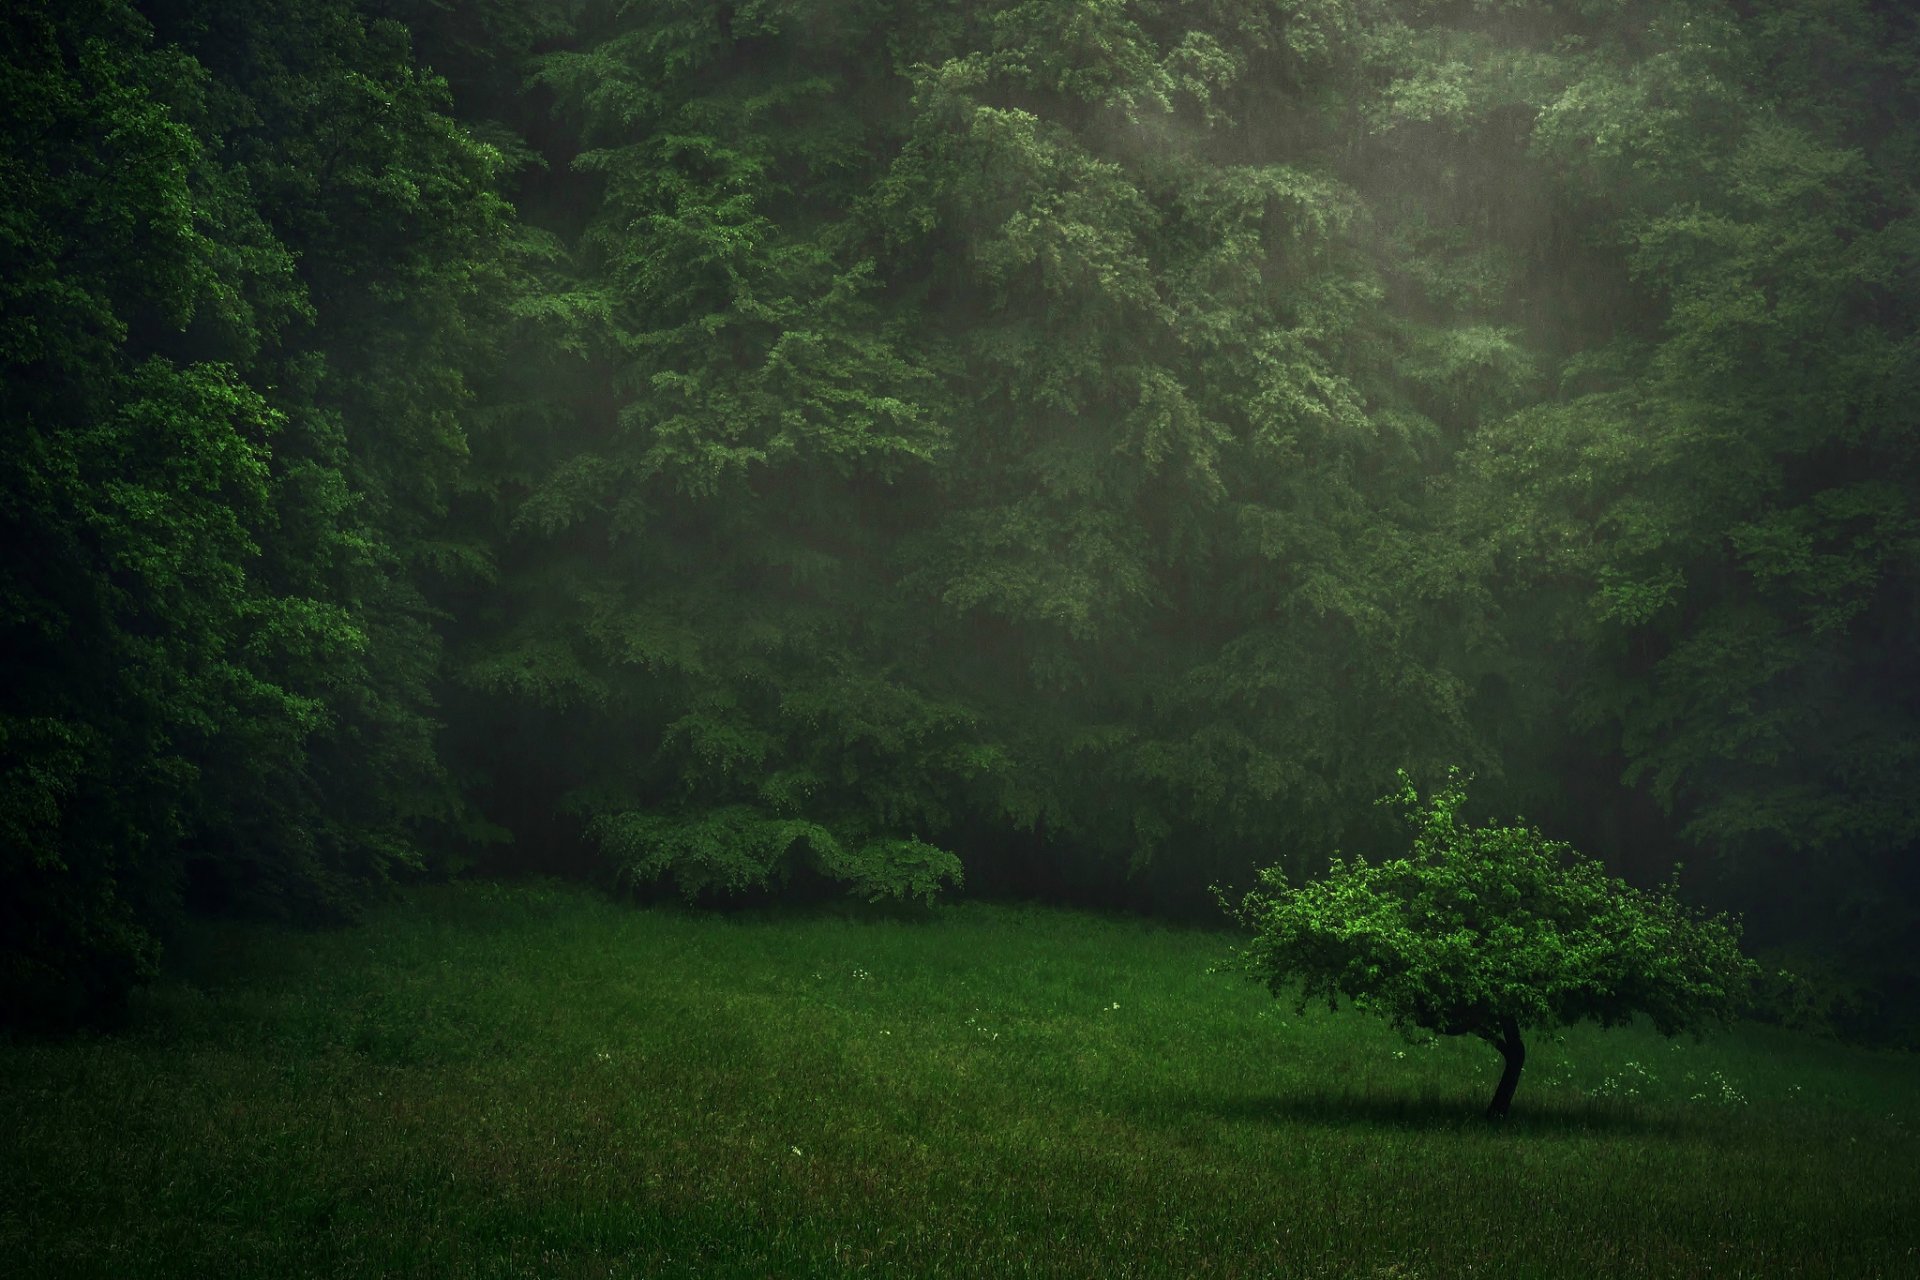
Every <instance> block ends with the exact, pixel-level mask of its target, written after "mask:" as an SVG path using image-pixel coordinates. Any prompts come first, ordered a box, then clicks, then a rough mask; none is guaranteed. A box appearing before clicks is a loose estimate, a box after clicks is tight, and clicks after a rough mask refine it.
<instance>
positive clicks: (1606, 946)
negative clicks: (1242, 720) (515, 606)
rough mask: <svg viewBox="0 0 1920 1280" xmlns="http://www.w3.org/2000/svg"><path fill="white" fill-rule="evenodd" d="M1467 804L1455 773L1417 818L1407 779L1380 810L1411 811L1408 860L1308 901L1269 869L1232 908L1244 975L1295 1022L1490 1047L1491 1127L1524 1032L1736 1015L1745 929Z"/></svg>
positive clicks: (1514, 1079) (1505, 1097)
mask: <svg viewBox="0 0 1920 1280" xmlns="http://www.w3.org/2000/svg"><path fill="white" fill-rule="evenodd" d="M1465 799H1466V783H1465V781H1464V780H1463V779H1462V778H1461V776H1460V772H1459V770H1457V769H1455V770H1453V771H1452V772H1451V773H1450V775H1449V777H1448V781H1447V784H1446V785H1445V786H1444V787H1442V788H1441V789H1440V790H1439V791H1438V792H1436V793H1435V794H1434V795H1432V796H1431V797H1430V798H1429V799H1428V800H1427V802H1426V804H1425V806H1424V807H1422V805H1421V803H1420V797H1419V794H1418V792H1416V791H1415V789H1414V786H1413V783H1412V781H1411V780H1410V779H1409V778H1408V777H1407V775H1406V773H1405V772H1404V771H1403V772H1401V774H1400V789H1399V791H1398V792H1396V793H1395V794H1393V795H1390V796H1387V797H1385V798H1383V799H1382V800H1381V801H1380V803H1382V804H1394V805H1397V806H1398V807H1399V808H1400V809H1401V810H1402V811H1403V813H1404V814H1405V817H1406V820H1407V822H1408V825H1410V826H1411V827H1412V828H1413V832H1414V839H1413V853H1412V855H1411V856H1409V857H1405V858H1399V859H1395V860H1394V861H1391V862H1382V863H1378V864H1372V863H1369V862H1367V861H1366V860H1365V859H1364V858H1357V857H1356V858H1353V859H1351V860H1345V859H1335V860H1334V863H1333V865H1332V867H1331V868H1330V869H1329V870H1328V872H1327V874H1326V875H1325V876H1324V877H1323V878H1321V879H1319V880H1315V881H1313V882H1312V883H1310V884H1305V885H1301V886H1300V887H1298V888H1294V887H1291V886H1289V885H1288V884H1287V882H1286V877H1285V876H1284V875H1283V874H1282V873H1281V872H1280V869H1279V868H1277V867H1270V868H1268V869H1266V870H1265V871H1262V872H1261V873H1260V887H1259V888H1256V889H1254V890H1252V891H1251V892H1249V893H1247V894H1246V895H1245V896H1244V897H1243V898H1242V899H1241V900H1240V902H1239V903H1238V904H1233V903H1231V902H1228V901H1227V900H1226V899H1225V898H1224V896H1223V898H1222V906H1224V907H1225V908H1226V909H1227V911H1228V912H1229V913H1230V914H1231V915H1233V916H1234V917H1235V918H1236V919H1238V920H1239V921H1240V922H1241V923H1242V924H1244V925H1246V926H1247V927H1249V928H1250V929H1252V930H1253V933H1254V938H1253V941H1252V942H1251V943H1250V944H1249V945H1248V946H1246V947H1245V948H1244V949H1242V950H1241V952H1240V953H1239V954H1240V958H1241V960H1242V961H1243V962H1244V963H1245V966H1246V969H1247V971H1248V973H1249V976H1251V977H1254V978H1257V979H1260V980H1262V981H1264V982H1266V984H1267V985H1268V987H1269V988H1270V989H1271V990H1272V991H1273V993H1274V994H1275V995H1276V996H1277V995H1281V994H1283V993H1288V992H1291V993H1293V994H1295V995H1296V996H1297V998H1298V999H1297V1003H1298V1007H1299V1009H1300V1010H1301V1012H1305V1011H1306V1007H1307V1005H1308V1004H1309V1003H1311V1002H1314V1001H1317V1000H1322V999H1324V1000H1325V1001H1326V1002H1327V1006H1328V1007H1329V1008H1331V1009H1338V1008H1339V1002H1340V999H1341V997H1343V996H1344V997H1345V998H1346V999H1347V1000H1349V1001H1350V1002H1351V1003H1353V1004H1354V1005H1355V1006H1356V1007H1360V1008H1365V1009H1369V1010H1373V1011H1375V1012H1378V1013H1380V1014H1383V1015H1384V1016H1385V1017H1387V1018H1388V1019H1389V1020H1390V1021H1391V1022H1392V1023H1393V1024H1394V1025H1395V1026H1396V1027H1399V1028H1400V1029H1401V1030H1403V1031H1410V1030H1411V1029H1413V1028H1415V1027H1419V1028H1424V1029H1425V1030H1427V1031H1432V1032H1437V1033H1439V1034H1441V1035H1448V1036H1458V1035H1473V1036H1478V1037H1480V1038H1481V1039H1482V1040H1485V1041H1486V1042H1487V1043H1488V1044H1490V1045H1492V1046H1493V1047H1494V1048H1495V1049H1497V1050H1499V1052H1500V1056H1501V1058H1502V1059H1504V1061H1505V1064H1506V1069H1505V1070H1504V1071H1502V1072H1501V1075H1500V1085H1499V1087H1498V1088H1497V1089H1495V1090H1494V1093H1493V1101H1492V1102H1491V1103H1490V1104H1489V1105H1488V1106H1487V1115H1488V1117H1489V1118H1492V1119H1499V1118H1502V1117H1504V1116H1505V1115H1506V1114H1507V1108H1508V1106H1509V1105H1510V1104H1511V1103H1512V1101H1513V1091H1514V1087H1515V1086H1516V1085H1518V1084H1519V1082H1520V1069H1521V1067H1522V1066H1523V1065H1524V1064H1525V1063H1526V1058H1527V1050H1526V1045H1525V1043H1524V1042H1523V1041H1522V1039H1521V1033H1522V1032H1523V1031H1526V1030H1529V1029H1532V1028H1536V1027H1557V1026H1567V1025H1571V1024H1573V1023H1576V1022H1580V1021H1582V1020H1591V1021H1593V1022H1597V1023H1599V1024H1600V1025H1601V1026H1618V1025H1620V1024H1622V1023H1624V1022H1626V1021H1627V1020H1628V1019H1630V1018H1632V1017H1633V1015H1634V1014H1636V1013H1644V1014H1646V1015H1647V1016H1649V1017H1650V1018H1651V1019H1652V1020H1653V1024H1654V1026H1655V1027H1657V1028H1658V1029H1659V1030H1660V1031H1661V1032H1662V1033H1663V1034H1665V1035H1669V1036H1671V1035H1674V1034H1676V1033H1678V1032H1680V1031H1684V1030H1688V1029H1697V1028H1699V1027H1700V1026H1701V1025H1702V1024H1704V1023H1707V1022H1709V1021H1714V1020H1722V1019H1727V1018H1730V1017H1731V1016H1732V1014H1733V1013H1734V1012H1735V1010H1736V1009H1737V1008H1738V1006H1739V1003H1740V998H1741V996H1742V994H1743V992H1744V991H1745V990H1746V989H1747V988H1748V986H1749V984H1750V983H1751V981H1752V979H1753V977H1754V976H1755V975H1756V974H1757V967H1756V966H1755V965H1754V963H1753V962H1752V961H1751V960H1749V959H1747V957H1745V956H1744V955H1742V954H1741V953H1740V948H1739V926H1738V925H1737V924H1736V923H1734V922H1732V921H1729V920H1728V919H1727V918H1726V917H1724V916H1707V915H1701V914H1698V913H1696V912H1694V911H1692V910H1690V909H1689V908H1687V907H1686V906H1685V905H1683V904H1682V903H1681V902H1680V901H1679V900H1678V899H1677V898H1676V897H1675V896H1674V892H1673V889H1672V887H1671V886H1669V887H1665V888H1663V889H1661V890H1660V891H1658V892H1647V891H1645V890H1641V889H1635V888H1633V887H1632V886H1630V885H1628V884H1626V883H1625V882H1623V881H1621V880H1618V879H1615V878H1614V877H1612V876H1609V875H1607V874H1606V871H1605V870H1604V869H1603V868H1602V867H1601V866H1600V864H1599V863H1598V862H1596V861H1594V860H1593V859H1591V858H1587V857H1584V856H1582V855H1580V854H1578V853H1575V852H1574V850H1573V849H1572V847H1571V846H1569V845H1567V844H1564V843H1562V842H1560V841H1555V840H1548V839H1546V838H1545V837H1543V836H1542V835H1541V834H1540V833H1539V832H1538V831H1537V830H1532V829H1529V828H1526V827H1518V826H1513V827H1500V826H1482V827H1474V826H1470V825H1468V824H1467V823H1466V822H1464V821H1462V820H1461V818H1460V817H1459V811H1460V805H1461V803H1462V801H1464V800H1465Z"/></svg>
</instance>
